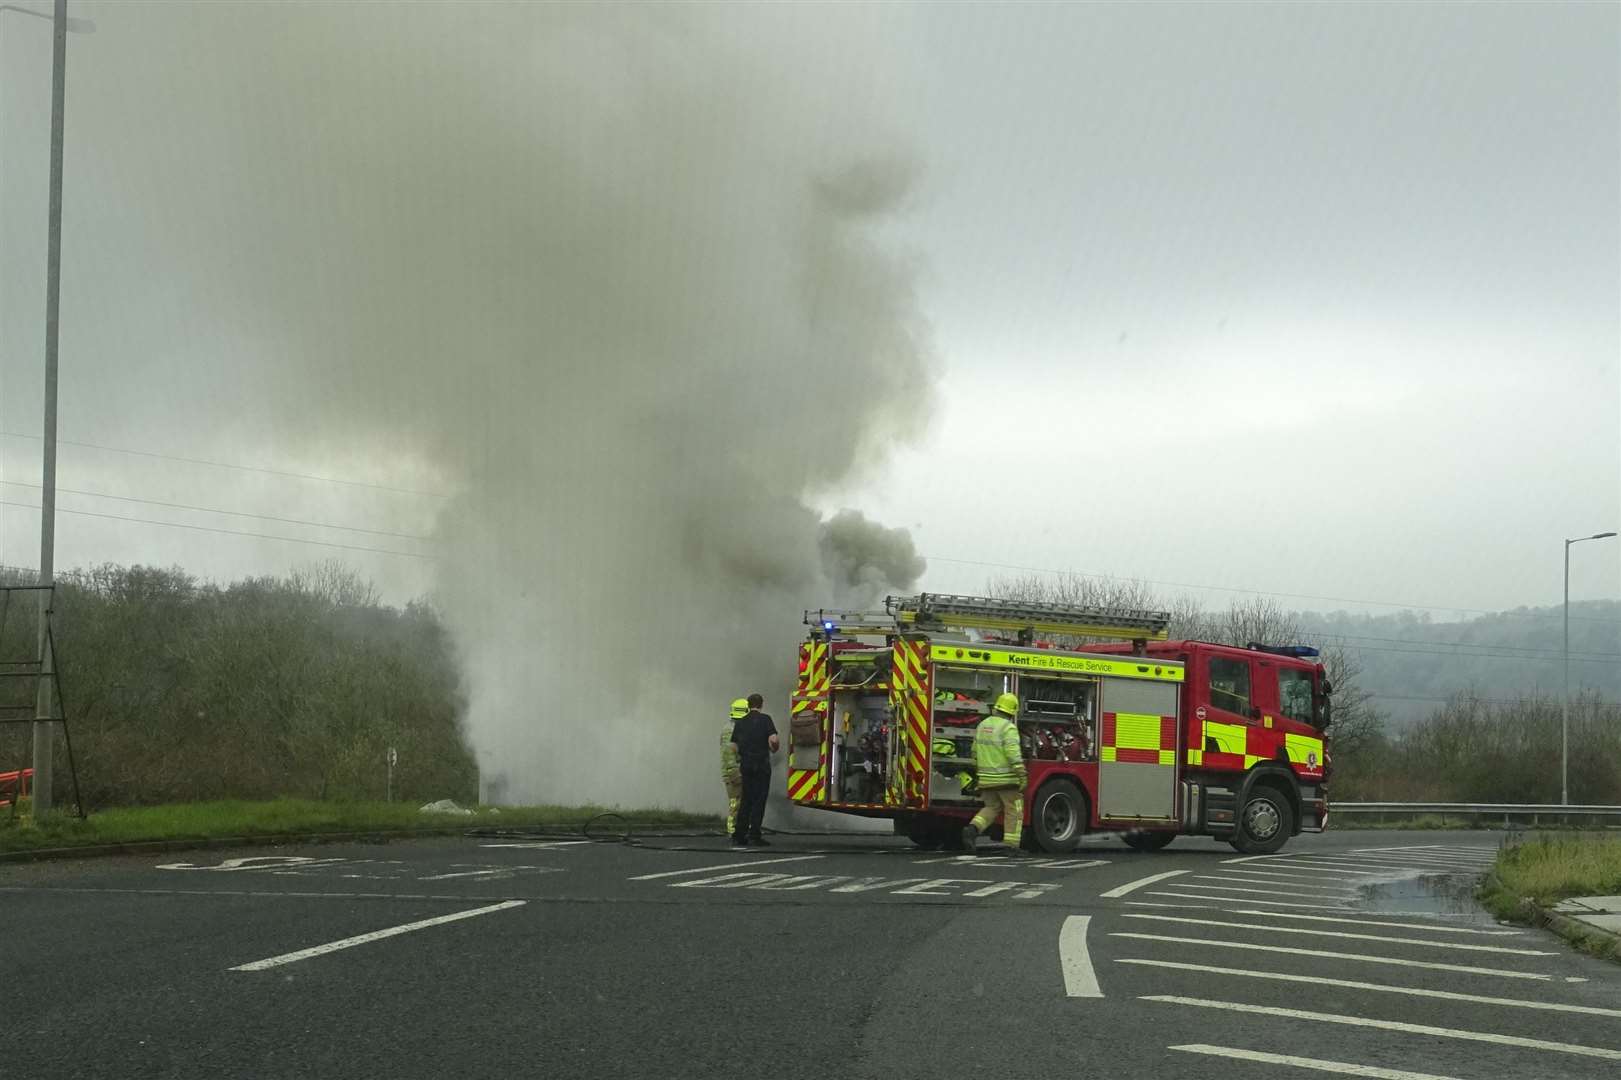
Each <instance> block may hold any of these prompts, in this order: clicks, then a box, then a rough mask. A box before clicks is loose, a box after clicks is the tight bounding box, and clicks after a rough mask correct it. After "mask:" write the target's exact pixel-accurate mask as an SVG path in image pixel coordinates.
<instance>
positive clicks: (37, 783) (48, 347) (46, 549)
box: [0, 0, 96, 818]
mask: <svg viewBox="0 0 1621 1080" xmlns="http://www.w3.org/2000/svg"><path fill="white" fill-rule="evenodd" d="M8 11H10V12H16V13H17V14H19V15H32V16H34V17H35V18H40V19H43V18H49V19H50V20H51V30H52V35H51V192H50V209H49V211H48V212H47V218H46V239H47V252H46V257H45V423H44V436H45V446H44V454H43V484H42V486H41V490H40V509H39V515H40V524H39V583H40V584H41V585H50V584H51V583H52V582H53V581H54V580H55V578H56V354H57V342H58V340H59V336H60V335H59V333H58V330H59V317H58V316H59V313H60V311H61V296H62V126H63V113H64V106H65V104H66V100H67V53H68V44H67V41H68V38H67V36H68V32H69V31H70V30H71V31H72V32H74V33H76V34H93V33H95V30H96V24H95V23H93V22H91V21H90V20H88V19H70V18H68V0H56V4H55V10H54V12H53V14H51V15H45V14H44V13H43V12H39V11H35V10H33V9H32V8H26V7H19V6H17V5H16V4H0V13H4V12H8ZM49 617H50V590H48V589H46V590H41V592H40V594H39V660H40V665H39V667H40V674H39V685H38V688H37V690H36V696H35V698H34V815H35V817H36V818H37V817H38V816H39V815H41V814H46V813H49V812H50V809H51V759H52V750H53V749H54V743H53V739H54V737H55V735H56V731H55V725H54V724H53V723H52V722H51V717H52V716H53V715H54V709H53V706H52V702H51V698H52V692H51V677H52V673H53V671H54V668H53V666H52V665H53V663H54V659H55V658H54V657H52V656H51V641H50V633H49Z"/></svg>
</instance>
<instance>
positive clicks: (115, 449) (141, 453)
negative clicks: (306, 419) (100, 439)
mask: <svg viewBox="0 0 1621 1080" xmlns="http://www.w3.org/2000/svg"><path fill="white" fill-rule="evenodd" d="M0 435H4V436H6V437H7V438H12V439H30V440H32V441H34V442H39V441H40V440H41V436H39V435H26V434H23V433H22V432H18V431H0ZM56 441H57V442H58V443H59V444H60V445H62V446H78V447H82V448H84V449H87V450H105V451H107V452H108V453H112V454H129V455H132V456H134V457H145V458H157V459H159V460H161V461H183V462H185V463H186V464H188V465H207V466H210V467H212V468H215V469H235V470H238V471H240V472H256V473H265V474H266V475H269V476H281V477H286V478H288V479H292V480H318V481H320V482H321V483H323V484H342V485H344V486H345V487H360V488H372V489H374V490H376V491H392V492H394V493H395V494H397V495H419V496H422V497H424V498H429V499H449V498H451V496H449V495H446V494H443V493H441V492H437V491H419V490H417V489H416V488H404V487H392V486H390V485H388V484H373V483H369V482H367V481H364V480H345V479H343V478H341V477H337V476H317V475H316V474H314V473H300V472H288V471H286V470H283V469H267V468H264V467H263V466H259V465H238V464H235V463H234V462H230V461H209V460H208V459H206V458H194V457H182V456H181V455H179V454H160V453H157V452H156V451H153V450H131V449H130V448H129V447H127V446H106V445H104V444H102V443H88V442H75V441H74V440H72V439H58V440H56Z"/></svg>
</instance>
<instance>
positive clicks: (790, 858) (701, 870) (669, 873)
mask: <svg viewBox="0 0 1621 1080" xmlns="http://www.w3.org/2000/svg"><path fill="white" fill-rule="evenodd" d="M820 858H822V856H820V855H786V856H783V857H782V858H778V859H745V860H743V861H741V862H740V861H738V860H736V859H734V860H732V861H731V862H725V863H720V864H719V865H717V866H689V867H687V869H685V870H666V871H664V872H663V873H662V874H641V875H638V876H637V877H633V878H631V879H630V880H631V881H656V880H658V879H659V878H667V877H680V876H681V875H683V874H707V873H709V872H710V871H712V870H730V869H732V868H733V867H734V866H742V865H743V864H744V863H745V862H746V863H747V864H748V865H750V866H767V865H769V864H771V863H785V862H804V861H805V860H806V859H820Z"/></svg>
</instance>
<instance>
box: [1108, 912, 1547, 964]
mask: <svg viewBox="0 0 1621 1080" xmlns="http://www.w3.org/2000/svg"><path fill="white" fill-rule="evenodd" d="M1123 918H1127V919H1150V920H1153V921H1154V922H1174V923H1186V924H1188V925H1190V926H1221V927H1225V928H1227V929H1229V930H1260V931H1262V932H1263V933H1268V934H1307V935H1310V936H1311V937H1331V938H1346V939H1349V940H1353V941H1383V942H1386V943H1387V944H1396V945H1418V946H1420V947H1421V948H1425V949H1460V950H1463V951H1465V952H1489V953H1502V954H1505V955H1507V956H1556V955H1558V954H1557V953H1551V952H1545V951H1543V950H1541V949H1514V948H1510V947H1509V946H1507V945H1471V944H1469V943H1468V942H1467V941H1432V940H1430V939H1428V938H1410V937H1390V936H1387V935H1384V934H1353V933H1351V932H1349V931H1347V930H1319V929H1318V928H1317V927H1315V926H1278V925H1276V924H1274V925H1270V926H1269V925H1267V924H1266V923H1241V922H1223V921H1222V920H1220V919H1189V918H1186V917H1185V916H1181V915H1141V914H1133V913H1132V912H1127V913H1126V914H1125V915H1124V916H1123Z"/></svg>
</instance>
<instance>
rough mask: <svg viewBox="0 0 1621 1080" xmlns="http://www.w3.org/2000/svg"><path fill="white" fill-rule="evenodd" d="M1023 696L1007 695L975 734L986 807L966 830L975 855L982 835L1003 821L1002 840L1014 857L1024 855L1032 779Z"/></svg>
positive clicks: (965, 840)
mask: <svg viewBox="0 0 1621 1080" xmlns="http://www.w3.org/2000/svg"><path fill="white" fill-rule="evenodd" d="M1018 715H1019V695H1017V694H1003V695H1002V696H1001V697H998V698H997V699H996V705H995V707H994V709H993V710H992V711H991V714H990V715H989V716H987V717H986V718H985V719H983V720H981V721H980V722H979V727H978V728H976V729H975V731H974V766H975V768H976V769H977V771H978V773H979V797H980V801H981V802H983V803H984V804H985V805H984V806H982V807H981V808H980V811H979V813H977V814H975V815H974V820H972V821H970V822H969V823H968V824H967V825H965V826H963V830H962V843H963V847H964V848H965V849H966V850H967V851H968V852H969V854H973V852H974V844H975V843H976V842H977V841H978V840H979V834H980V833H982V832H984V831H985V830H986V829H988V828H990V827H991V826H992V825H993V824H995V823H996V819H997V817H998V816H1000V817H1001V818H1002V839H1003V840H1005V841H1007V844H1008V846H1009V848H1011V850H1012V854H1013V855H1015V856H1017V855H1022V854H1023V852H1022V851H1021V850H1020V848H1019V834H1020V832H1022V831H1023V829H1024V786H1025V785H1026V784H1027V783H1029V782H1030V776H1029V774H1028V773H1027V772H1026V771H1025V768H1024V754H1023V753H1022V752H1021V751H1020V749H1019V725H1018V724H1017V723H1015V722H1014V718H1015V717H1017V716H1018Z"/></svg>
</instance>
